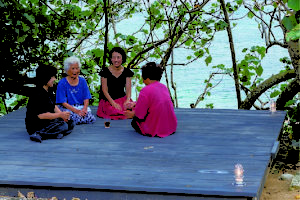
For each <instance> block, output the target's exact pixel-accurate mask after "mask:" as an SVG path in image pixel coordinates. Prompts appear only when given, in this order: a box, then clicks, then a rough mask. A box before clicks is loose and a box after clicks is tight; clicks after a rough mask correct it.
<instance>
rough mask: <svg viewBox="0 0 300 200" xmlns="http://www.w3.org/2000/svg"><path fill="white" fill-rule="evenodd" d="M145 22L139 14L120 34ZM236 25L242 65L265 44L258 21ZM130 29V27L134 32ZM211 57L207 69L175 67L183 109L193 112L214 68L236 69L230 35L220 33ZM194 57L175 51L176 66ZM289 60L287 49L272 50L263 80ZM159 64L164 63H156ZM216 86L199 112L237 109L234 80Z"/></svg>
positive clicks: (265, 62) (223, 77) (203, 66)
mask: <svg viewBox="0 0 300 200" xmlns="http://www.w3.org/2000/svg"><path fill="white" fill-rule="evenodd" d="M246 13H247V11H246V10H245V9H240V11H238V12H237V13H236V14H235V15H234V17H235V18H238V17H241V16H244V15H245V14H246ZM143 22H144V16H143V14H142V13H140V14H136V15H135V16H134V17H133V18H131V19H128V20H125V21H123V22H122V23H121V24H120V26H119V27H118V31H119V32H120V33H122V34H131V33H133V32H135V31H136V30H138V28H139V27H140V26H141V25H142V23H143ZM234 22H235V23H237V25H236V26H235V27H234V28H233V29H232V34H233V41H234V48H235V53H236V60H237V61H239V60H242V59H243V57H244V54H243V53H242V50H243V49H244V48H251V47H252V46H265V40H264V39H263V38H261V33H260V31H259V29H258V24H257V23H256V22H255V21H254V19H249V18H247V17H245V18H243V19H241V20H239V21H234ZM128 27H130V29H129V28H128ZM280 34H282V33H281V32H275V35H276V36H277V37H278V38H283V35H280ZM210 53H211V55H212V58H213V60H212V63H211V64H210V65H209V66H206V64H205V62H204V61H203V60H199V61H196V62H193V63H191V64H189V65H186V66H180V65H176V66H174V70H173V74H174V82H176V88H177V97H178V104H179V107H183V108H189V107H190V104H191V103H195V102H196V100H197V98H198V97H199V95H200V94H202V93H203V91H204V89H205V83H204V80H205V79H208V78H209V75H210V73H212V72H216V70H215V69H213V68H212V66H215V65H218V64H224V65H225V66H226V67H229V68H230V67H232V59H231V53H230V47H229V41H228V36H227V32H226V31H221V32H217V33H216V35H215V37H214V40H213V42H212V45H211V47H210ZM190 54H191V52H190V51H188V50H186V49H183V48H182V49H175V50H174V63H185V62H186V57H187V56H188V55H190ZM285 56H286V57H288V51H287V50H286V49H283V48H281V47H278V46H273V47H271V48H270V49H269V50H268V53H267V54H266V56H265V58H264V59H263V60H262V67H263V69H264V71H263V74H262V77H263V78H268V77H270V76H271V75H272V74H276V73H278V72H279V71H280V70H282V69H284V67H283V64H282V63H281V62H280V61H279V59H280V58H282V57H285ZM156 62H158V63H159V62H160V60H156ZM169 70H170V68H168V71H169ZM220 80H221V82H220ZM162 82H163V83H166V82H165V77H164V76H163V78H162ZM169 82H170V79H169ZM219 82H220V83H219ZM212 83H213V84H214V85H215V84H217V83H219V84H218V85H217V86H216V87H214V88H213V89H212V90H211V95H210V96H206V97H205V100H204V101H202V102H200V103H199V104H198V106H197V108H204V107H206V104H213V106H214V108H222V109H237V98H236V90H235V83H234V80H233V78H232V77H229V76H228V75H216V76H215V78H214V81H213V82H212ZM171 90H172V89H171ZM267 93H268V92H267ZM172 94H173V91H172ZM241 95H242V98H245V94H244V92H243V91H241ZM132 96H133V98H135V97H136V93H135V91H134V90H133V95H132ZM260 98H261V99H263V100H265V101H268V97H267V95H262V96H261V97H260Z"/></svg>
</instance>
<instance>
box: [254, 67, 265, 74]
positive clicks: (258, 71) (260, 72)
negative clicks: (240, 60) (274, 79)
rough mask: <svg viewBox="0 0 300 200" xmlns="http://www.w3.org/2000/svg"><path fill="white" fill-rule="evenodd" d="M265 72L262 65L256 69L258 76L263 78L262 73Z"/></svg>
mask: <svg viewBox="0 0 300 200" xmlns="http://www.w3.org/2000/svg"><path fill="white" fill-rule="evenodd" d="M263 71H264V69H263V68H262V66H261V65H259V66H258V67H257V68H256V74H257V75H258V76H261V75H262V73H263Z"/></svg>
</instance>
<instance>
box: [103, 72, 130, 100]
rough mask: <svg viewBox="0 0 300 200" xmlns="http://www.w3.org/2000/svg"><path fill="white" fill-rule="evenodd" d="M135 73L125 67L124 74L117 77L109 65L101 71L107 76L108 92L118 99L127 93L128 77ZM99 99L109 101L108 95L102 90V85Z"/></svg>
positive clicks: (104, 76)
mask: <svg viewBox="0 0 300 200" xmlns="http://www.w3.org/2000/svg"><path fill="white" fill-rule="evenodd" d="M133 74H134V73H133V72H132V71H131V70H130V69H127V68H125V67H124V70H123V72H122V74H121V75H120V76H119V77H118V78H117V77H115V76H114V75H113V74H112V73H111V72H110V71H109V69H108V68H107V67H104V68H103V69H102V70H101V72H100V76H101V77H103V78H107V88H108V93H109V95H110V97H111V98H112V99H118V98H121V97H124V96H125V95H126V92H125V86H126V78H127V77H133ZM99 99H104V100H106V101H107V99H106V97H105V96H104V94H103V92H102V86H101V90H100V95H99Z"/></svg>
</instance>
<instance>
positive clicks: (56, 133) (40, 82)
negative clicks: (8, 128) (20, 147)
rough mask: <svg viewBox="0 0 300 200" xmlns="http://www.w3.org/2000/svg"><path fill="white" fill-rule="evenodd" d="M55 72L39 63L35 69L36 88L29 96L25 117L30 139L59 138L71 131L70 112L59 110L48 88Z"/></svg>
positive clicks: (51, 67)
mask: <svg viewBox="0 0 300 200" xmlns="http://www.w3.org/2000/svg"><path fill="white" fill-rule="evenodd" d="M56 73H57V70H56V68H55V67H53V66H47V65H41V66H39V67H38V68H37V70H36V81H37V83H36V88H35V89H34V92H33V93H32V94H31V95H30V97H29V101H28V104H27V112H26V118H25V124H26V129H27V132H28V133H29V135H30V139H31V140H32V141H36V142H42V140H44V139H48V138H57V139H61V138H63V137H64V136H65V135H67V134H69V133H71V131H72V130H73V128H74V126H75V125H74V122H73V121H71V120H69V117H70V112H61V111H60V109H59V108H58V107H57V106H56V105H55V98H54V95H53V93H52V92H51V91H50V90H49V89H50V88H52V87H53V84H54V81H55V80H56V78H55V77H56Z"/></svg>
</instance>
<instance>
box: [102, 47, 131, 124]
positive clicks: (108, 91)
mask: <svg viewBox="0 0 300 200" xmlns="http://www.w3.org/2000/svg"><path fill="white" fill-rule="evenodd" d="M109 58H110V62H111V65H110V66H109V67H104V68H103V69H102V70H101V72H100V76H101V90H100V95H99V99H100V101H99V106H98V110H97V116H98V117H101V118H106V119H115V120H117V119H126V118H127V117H126V116H125V115H124V110H126V107H127V106H129V107H130V105H131V103H132V100H131V77H132V76H133V72H132V71H131V70H130V69H127V68H125V67H124V66H123V65H122V64H123V63H125V62H126V54H125V52H124V50H123V49H122V48H120V47H114V48H113V49H112V50H111V51H110V52H109ZM124 88H125V91H126V92H125V91H124Z"/></svg>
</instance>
